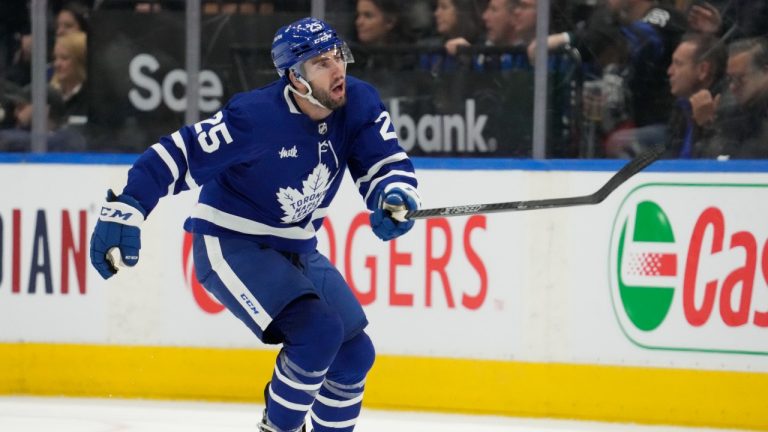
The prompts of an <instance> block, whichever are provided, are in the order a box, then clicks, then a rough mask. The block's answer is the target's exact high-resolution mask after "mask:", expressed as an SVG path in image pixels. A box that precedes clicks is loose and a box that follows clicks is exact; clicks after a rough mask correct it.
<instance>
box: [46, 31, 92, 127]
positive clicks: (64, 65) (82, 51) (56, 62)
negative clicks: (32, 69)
mask: <svg viewBox="0 0 768 432" xmlns="http://www.w3.org/2000/svg"><path fill="white" fill-rule="evenodd" d="M86 78H87V77H86V35H85V33H83V32H73V33H69V34H65V35H63V36H59V37H58V38H56V43H55V45H54V48H53V77H52V78H51V82H50V84H51V86H52V87H53V88H55V89H56V90H58V91H59V92H60V94H61V96H62V99H63V100H64V116H65V119H66V122H67V123H68V124H70V125H84V124H85V123H87V122H88V100H87V96H86V91H85V87H86Z"/></svg>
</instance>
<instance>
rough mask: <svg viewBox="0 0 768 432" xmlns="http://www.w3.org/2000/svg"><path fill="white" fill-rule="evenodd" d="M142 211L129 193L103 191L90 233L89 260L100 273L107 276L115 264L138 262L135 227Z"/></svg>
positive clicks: (142, 213) (137, 233) (137, 225)
mask: <svg viewBox="0 0 768 432" xmlns="http://www.w3.org/2000/svg"><path fill="white" fill-rule="evenodd" d="M146 215H147V212H146V211H144V209H143V208H142V207H141V204H139V202H138V201H136V199H135V198H133V197H132V196H130V195H125V194H123V195H120V196H116V195H115V193H114V192H112V190H111V189H110V190H109V191H107V201H106V202H105V203H104V204H102V206H101V211H100V212H99V220H98V222H96V228H94V229H93V235H91V264H93V266H94V267H95V268H96V270H97V271H98V272H99V274H100V275H101V277H103V278H104V279H109V278H110V277H112V275H114V274H115V273H117V271H118V267H123V266H128V267H133V266H135V265H136V263H137V262H139V249H141V239H140V235H141V230H140V229H139V227H140V226H141V224H142V222H144V218H145V217H146Z"/></svg>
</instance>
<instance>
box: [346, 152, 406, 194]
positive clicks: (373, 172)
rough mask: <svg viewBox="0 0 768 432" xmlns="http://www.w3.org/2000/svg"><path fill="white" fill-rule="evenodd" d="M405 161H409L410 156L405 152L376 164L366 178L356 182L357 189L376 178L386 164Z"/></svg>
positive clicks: (363, 177)
mask: <svg viewBox="0 0 768 432" xmlns="http://www.w3.org/2000/svg"><path fill="white" fill-rule="evenodd" d="M405 159H408V155H407V154H405V152H400V153H395V154H393V155H390V156H389V157H387V158H384V159H382V160H380V161H378V162H376V163H375V164H374V165H373V166H372V167H371V169H369V170H368V172H367V173H366V174H365V175H364V176H362V177H360V178H359V179H357V182H355V186H357V188H358V189H360V185H362V184H363V183H365V182H367V181H370V180H371V179H372V178H373V177H375V176H376V174H377V173H378V172H379V170H381V167H383V166H384V165H386V164H390V163H392V162H399V161H401V160H405Z"/></svg>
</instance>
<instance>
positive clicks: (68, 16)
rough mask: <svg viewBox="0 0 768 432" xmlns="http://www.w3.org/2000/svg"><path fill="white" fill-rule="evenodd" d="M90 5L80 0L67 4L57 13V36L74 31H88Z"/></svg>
mask: <svg viewBox="0 0 768 432" xmlns="http://www.w3.org/2000/svg"><path fill="white" fill-rule="evenodd" d="M89 15H90V11H89V10H88V7H87V6H85V5H84V4H82V3H79V2H69V3H67V4H65V5H64V6H63V7H62V8H61V10H60V11H59V13H58V14H57V15H56V36H64V35H65V34H69V33H74V32H83V33H88V17H89Z"/></svg>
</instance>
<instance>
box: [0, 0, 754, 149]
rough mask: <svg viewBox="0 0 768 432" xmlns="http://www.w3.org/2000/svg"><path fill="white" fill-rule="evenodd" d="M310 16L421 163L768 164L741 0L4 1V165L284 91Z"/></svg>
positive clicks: (150, 138)
mask: <svg viewBox="0 0 768 432" xmlns="http://www.w3.org/2000/svg"><path fill="white" fill-rule="evenodd" d="M307 15H315V16H318V17H321V18H324V19H325V20H327V21H328V22H329V23H331V24H332V25H333V26H334V27H335V28H336V29H337V30H338V31H339V32H340V33H341V35H342V36H343V37H344V38H345V39H346V40H347V41H349V44H350V46H351V47H352V51H353V53H354V56H355V59H356V61H355V63H354V64H352V65H350V67H349V73H350V74H352V75H355V76H357V77H360V78H362V79H364V80H368V81H370V82H372V83H373V84H374V85H375V86H376V87H377V88H378V89H379V91H380V92H381V95H382V98H383V100H384V101H385V103H386V104H387V105H388V107H389V110H390V112H391V114H392V118H393V122H394V123H395V126H396V127H397V130H398V133H399V135H400V139H401V143H402V145H403V147H404V148H405V149H406V150H407V151H408V152H409V153H410V154H411V155H413V156H441V157H446V156H448V157H450V156H469V157H491V158H493V157H500V158H510V157H512V158H537V159H542V158H627V157H632V156H634V155H635V154H637V153H638V152H639V151H641V150H642V148H644V147H647V146H649V145H653V144H655V143H658V142H664V143H666V144H667V145H668V157H670V158H718V157H720V158H762V157H765V156H766V155H768V149H766V148H765V147H766V145H765V144H763V143H761V142H760V141H761V138H762V135H764V134H765V133H766V128H765V120H766V106H767V105H768V104H766V102H765V100H766V99H768V97H766V94H768V80H766V76H767V75H766V73H767V72H766V71H767V70H768V64H766V63H767V62H768V54H767V52H768V48H766V43H765V40H764V39H763V37H764V36H765V34H766V27H768V6H766V4H765V2H756V1H740V0H713V1H712V2H707V1H691V0H677V1H673V0H661V1H652V0H571V1H565V0H550V1H538V2H537V0H411V1H404V0H357V1H355V0H335V1H327V2H326V1H320V0H283V1H270V0H240V1H223V0H216V1H209V0H193V1H186V2H185V1H180V0H155V1H133V0H67V1H61V0H49V1H31V2H30V1H28V0H4V1H3V2H2V5H0V79H1V81H0V83H1V84H0V101H1V102H2V110H0V128H2V131H1V132H0V151H6V152H98V153H139V152H141V151H143V150H144V149H145V148H147V147H148V146H149V145H151V144H153V143H154V142H156V140H157V138H158V137H160V136H162V135H164V134H167V133H170V132H172V131H174V130H176V129H178V128H179V127H180V126H181V125H183V124H184V123H190V122H194V121H197V120H198V119H201V118H206V117H208V116H209V115H211V114H212V113H215V112H216V111H217V110H218V109H219V108H220V107H221V106H222V105H223V104H224V103H226V101H227V100H228V99H229V98H230V97H231V96H232V95H233V94H235V93H237V92H242V91H247V90H249V89H252V88H256V87H259V86H261V85H264V84H266V83H269V82H271V81H273V80H274V79H276V78H277V75H276V73H275V71H274V68H273V66H272V62H271V59H270V55H269V49H270V45H271V38H272V35H273V34H274V32H275V30H276V29H277V28H279V27H280V26H282V25H285V24H287V23H289V22H291V21H293V20H295V19H297V18H300V17H303V16H307ZM729 51H732V52H730V53H729ZM739 53H744V54H745V55H746V56H747V57H749V58H748V59H747V60H746V61H745V62H742V63H744V65H734V68H736V69H734V70H733V71H732V72H729V71H727V69H728V68H727V66H729V65H730V63H729V62H730V61H732V60H734V59H733V58H729V57H735V56H737V55H738V54H739ZM537 56H538V59H537ZM673 59H675V60H674V61H673ZM739 67H740V69H739ZM726 72H728V73H726ZM537 77H538V79H537ZM190 97H192V98H194V99H197V100H198V103H197V104H189V103H187V101H188V99H189V98H190ZM35 102H36V103H37V104H38V106H37V107H36V106H35ZM36 108H37V109H36Z"/></svg>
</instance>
